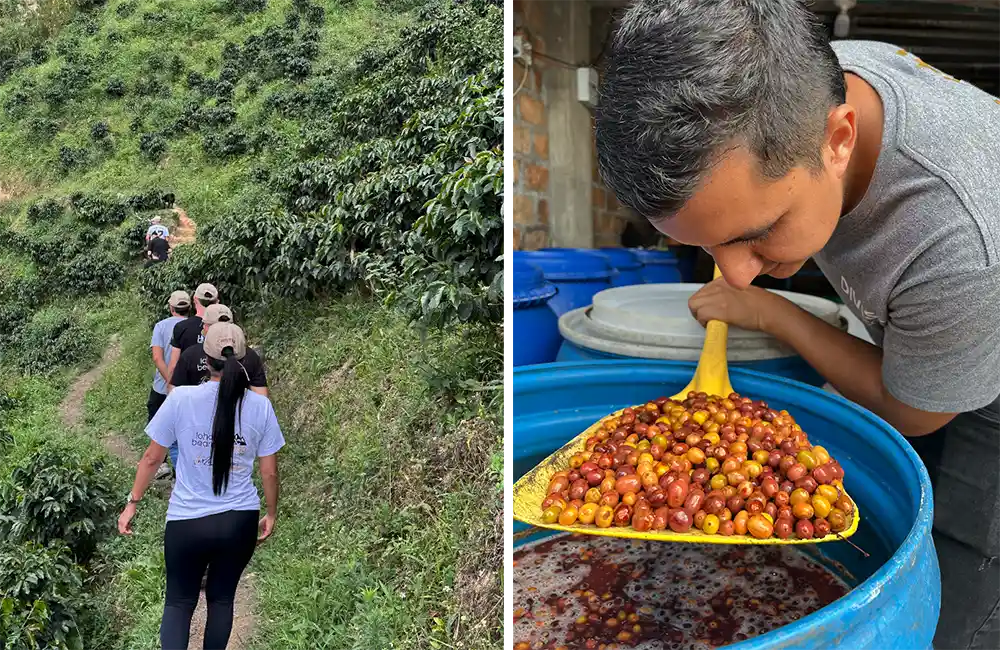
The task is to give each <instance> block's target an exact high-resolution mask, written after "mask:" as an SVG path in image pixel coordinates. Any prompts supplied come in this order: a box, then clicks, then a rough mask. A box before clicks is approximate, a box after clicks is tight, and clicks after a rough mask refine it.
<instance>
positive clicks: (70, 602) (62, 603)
mask: <svg viewBox="0 0 1000 650" xmlns="http://www.w3.org/2000/svg"><path fill="white" fill-rule="evenodd" d="M82 592H83V570H82V569H81V568H80V567H79V566H78V565H76V564H75V563H74V562H73V559H72V556H71V555H70V553H69V552H68V550H67V549H66V548H65V547H61V546H53V547H50V548H49V547H45V546H42V545H39V544H35V543H31V542H29V543H23V544H15V543H10V542H0V641H3V643H4V645H3V647H4V648H5V649H6V648H11V649H17V650H71V649H72V650H76V649H82V648H83V639H82V638H81V635H80V631H79V629H78V627H77V623H76V621H77V619H78V618H79V611H80V609H81V608H82V606H83V601H82V595H81V594H82Z"/></svg>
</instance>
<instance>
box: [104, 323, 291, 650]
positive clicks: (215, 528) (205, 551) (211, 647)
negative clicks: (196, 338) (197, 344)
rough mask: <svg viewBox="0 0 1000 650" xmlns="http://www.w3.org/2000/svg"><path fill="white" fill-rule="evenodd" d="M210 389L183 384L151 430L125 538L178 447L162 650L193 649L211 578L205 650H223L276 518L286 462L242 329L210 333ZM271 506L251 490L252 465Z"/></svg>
mask: <svg viewBox="0 0 1000 650" xmlns="http://www.w3.org/2000/svg"><path fill="white" fill-rule="evenodd" d="M204 348H205V355H206V358H207V359H208V364H209V365H210V366H211V374H212V377H211V381H208V382H205V383H203V384H200V385H198V386H178V387H177V388H175V389H174V390H173V391H171V392H170V395H168V396H167V400H166V401H165V402H164V403H163V406H161V407H160V410H159V411H158V412H157V414H156V416H155V417H154V418H153V420H152V421H151V422H150V423H149V425H148V426H147V427H146V433H147V434H148V435H149V437H150V439H151V440H152V442H150V444H149V447H148V448H147V449H146V453H145V454H144V455H143V458H142V460H141V461H139V468H138V471H137V472H136V477H135V483H134V485H133V486H132V492H131V493H130V494H129V496H128V505H127V506H126V508H125V511H124V512H123V513H122V515H121V517H119V518H118V530H119V532H121V533H122V534H124V535H131V534H132V524H131V522H132V518H133V517H134V516H135V513H136V504H138V503H139V502H140V501H141V500H142V495H143V493H144V492H145V491H146V488H147V487H149V483H150V480H151V479H152V478H153V475H154V474H155V473H156V469H157V468H158V467H159V466H160V463H162V462H163V458H164V456H165V455H166V453H167V448H169V447H170V446H171V445H172V444H174V443H175V442H176V443H177V444H178V447H179V450H180V453H179V457H178V462H177V469H176V471H177V481H176V483H175V485H174V490H173V492H172V493H171V495H170V505H169V506H168V508H167V527H166V532H165V534H164V539H163V545H164V556H165V558H166V565H167V595H166V604H165V605H164V608H163V621H162V622H161V624H160V643H161V645H162V648H163V650H187V647H188V637H189V635H190V628H191V616H192V614H193V613H194V609H195V606H196V605H197V604H198V592H199V587H200V585H201V579H202V576H204V575H205V572H206V571H207V572H208V574H207V580H206V585H205V598H206V600H207V605H208V608H207V609H208V617H207V621H206V623H205V645H204V649H205V650H224V649H225V647H226V645H227V644H228V643H229V635H230V632H231V631H232V626H233V600H234V598H235V595H236V586H237V584H238V583H239V581H240V577H241V576H242V575H243V570H244V569H245V568H246V566H247V564H248V563H249V562H250V558H251V557H252V556H253V552H254V548H255V547H256V545H257V544H258V543H260V542H262V541H263V540H265V539H267V537H268V536H270V535H271V532H272V531H273V530H274V520H275V518H276V517H277V513H278V461H277V457H276V453H277V452H278V450H279V449H281V447H282V446H283V445H284V444H285V439H284V437H283V436H282V435H281V429H280V428H279V427H278V420H277V418H276V417H275V415H274V409H273V408H272V406H271V402H270V400H268V398H267V397H264V396H263V395H259V394H257V393H255V392H253V391H251V390H249V388H250V376H249V373H248V372H247V370H246V368H245V367H244V365H243V363H242V360H243V358H244V357H245V355H246V350H247V346H246V338H245V337H244V335H243V330H241V329H240V328H239V327H237V326H236V325H234V324H232V323H227V322H219V323H216V324H215V325H212V326H211V327H209V329H208V333H207V334H206V335H205V342H204ZM255 458H256V459H258V462H259V464H260V477H261V482H262V484H263V486H264V498H265V501H266V504H267V510H266V514H265V515H264V517H263V518H261V519H260V520H259V522H258V518H259V516H260V509H261V502H260V496H259V495H258V493H257V488H256V487H255V486H254V483H253V465H254V459H255Z"/></svg>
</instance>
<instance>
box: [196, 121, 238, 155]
mask: <svg viewBox="0 0 1000 650" xmlns="http://www.w3.org/2000/svg"><path fill="white" fill-rule="evenodd" d="M247 148H248V143H247V136H246V133H245V132H244V131H243V129H241V128H240V127H238V126H234V127H231V128H229V129H226V130H225V131H222V132H214V133H209V134H207V135H206V136H205V138H204V140H202V149H203V150H204V151H205V153H206V154H208V155H209V156H214V157H216V158H230V157H233V156H241V155H243V154H244V153H246V152H247Z"/></svg>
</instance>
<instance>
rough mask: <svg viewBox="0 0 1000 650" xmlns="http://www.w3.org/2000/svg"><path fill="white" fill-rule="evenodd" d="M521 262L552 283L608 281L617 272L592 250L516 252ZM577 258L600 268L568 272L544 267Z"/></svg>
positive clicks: (592, 267) (593, 267) (567, 249)
mask: <svg viewBox="0 0 1000 650" xmlns="http://www.w3.org/2000/svg"><path fill="white" fill-rule="evenodd" d="M516 252H517V253H518V254H519V255H518V256H517V257H520V258H521V259H522V260H524V261H525V262H527V263H528V264H532V265H534V266H537V267H538V268H540V269H541V270H542V273H544V274H545V279H546V280H552V281H556V282H558V281H571V282H572V281H577V280H579V281H587V280H608V279H609V278H613V277H614V276H615V275H617V273H618V271H617V270H616V269H615V267H613V266H611V263H610V261H609V260H608V258H607V257H605V256H604V255H601V254H600V253H598V252H597V251H594V250H577V249H574V248H563V249H556V250H536V251H516ZM571 256H579V258H581V259H588V258H589V259H590V261H596V262H599V263H600V266H601V267H602V268H596V267H597V266H598V265H597V264H594V265H593V266H591V268H589V269H579V270H569V269H551V270H550V269H548V268H546V266H547V265H548V263H549V262H550V261H551V262H560V261H563V262H564V261H565V258H567V257H571Z"/></svg>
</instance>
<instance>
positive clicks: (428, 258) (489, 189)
mask: <svg viewBox="0 0 1000 650" xmlns="http://www.w3.org/2000/svg"><path fill="white" fill-rule="evenodd" d="M502 198H503V152H502V151H501V150H500V149H499V147H498V148H496V149H493V150H491V151H484V152H480V153H479V155H477V156H476V158H475V159H474V160H472V161H469V162H468V163H467V164H466V165H464V166H463V167H462V168H461V169H459V170H458V171H456V172H455V173H454V174H452V175H451V176H449V177H448V178H446V179H445V181H444V183H442V185H441V189H440V191H439V192H438V195H437V196H436V197H435V198H433V199H432V200H431V201H430V202H428V204H427V212H426V213H425V214H424V216H423V217H421V218H420V219H419V220H418V221H417V223H416V226H415V227H414V230H413V234H412V238H411V240H410V242H409V244H410V246H409V248H410V250H412V251H413V253H411V254H410V255H409V256H408V257H407V258H406V260H404V262H403V268H404V275H403V280H404V286H405V287H406V290H405V291H404V292H403V293H402V296H401V300H402V302H403V304H404V306H405V307H406V308H407V309H408V310H409V311H410V313H411V314H413V316H414V317H415V318H416V319H417V320H419V321H420V322H422V323H425V324H428V325H444V324H446V323H448V322H450V321H469V320H472V321H478V322H501V321H502V320H503V259H502V258H501V256H502V255H503V207H502Z"/></svg>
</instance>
